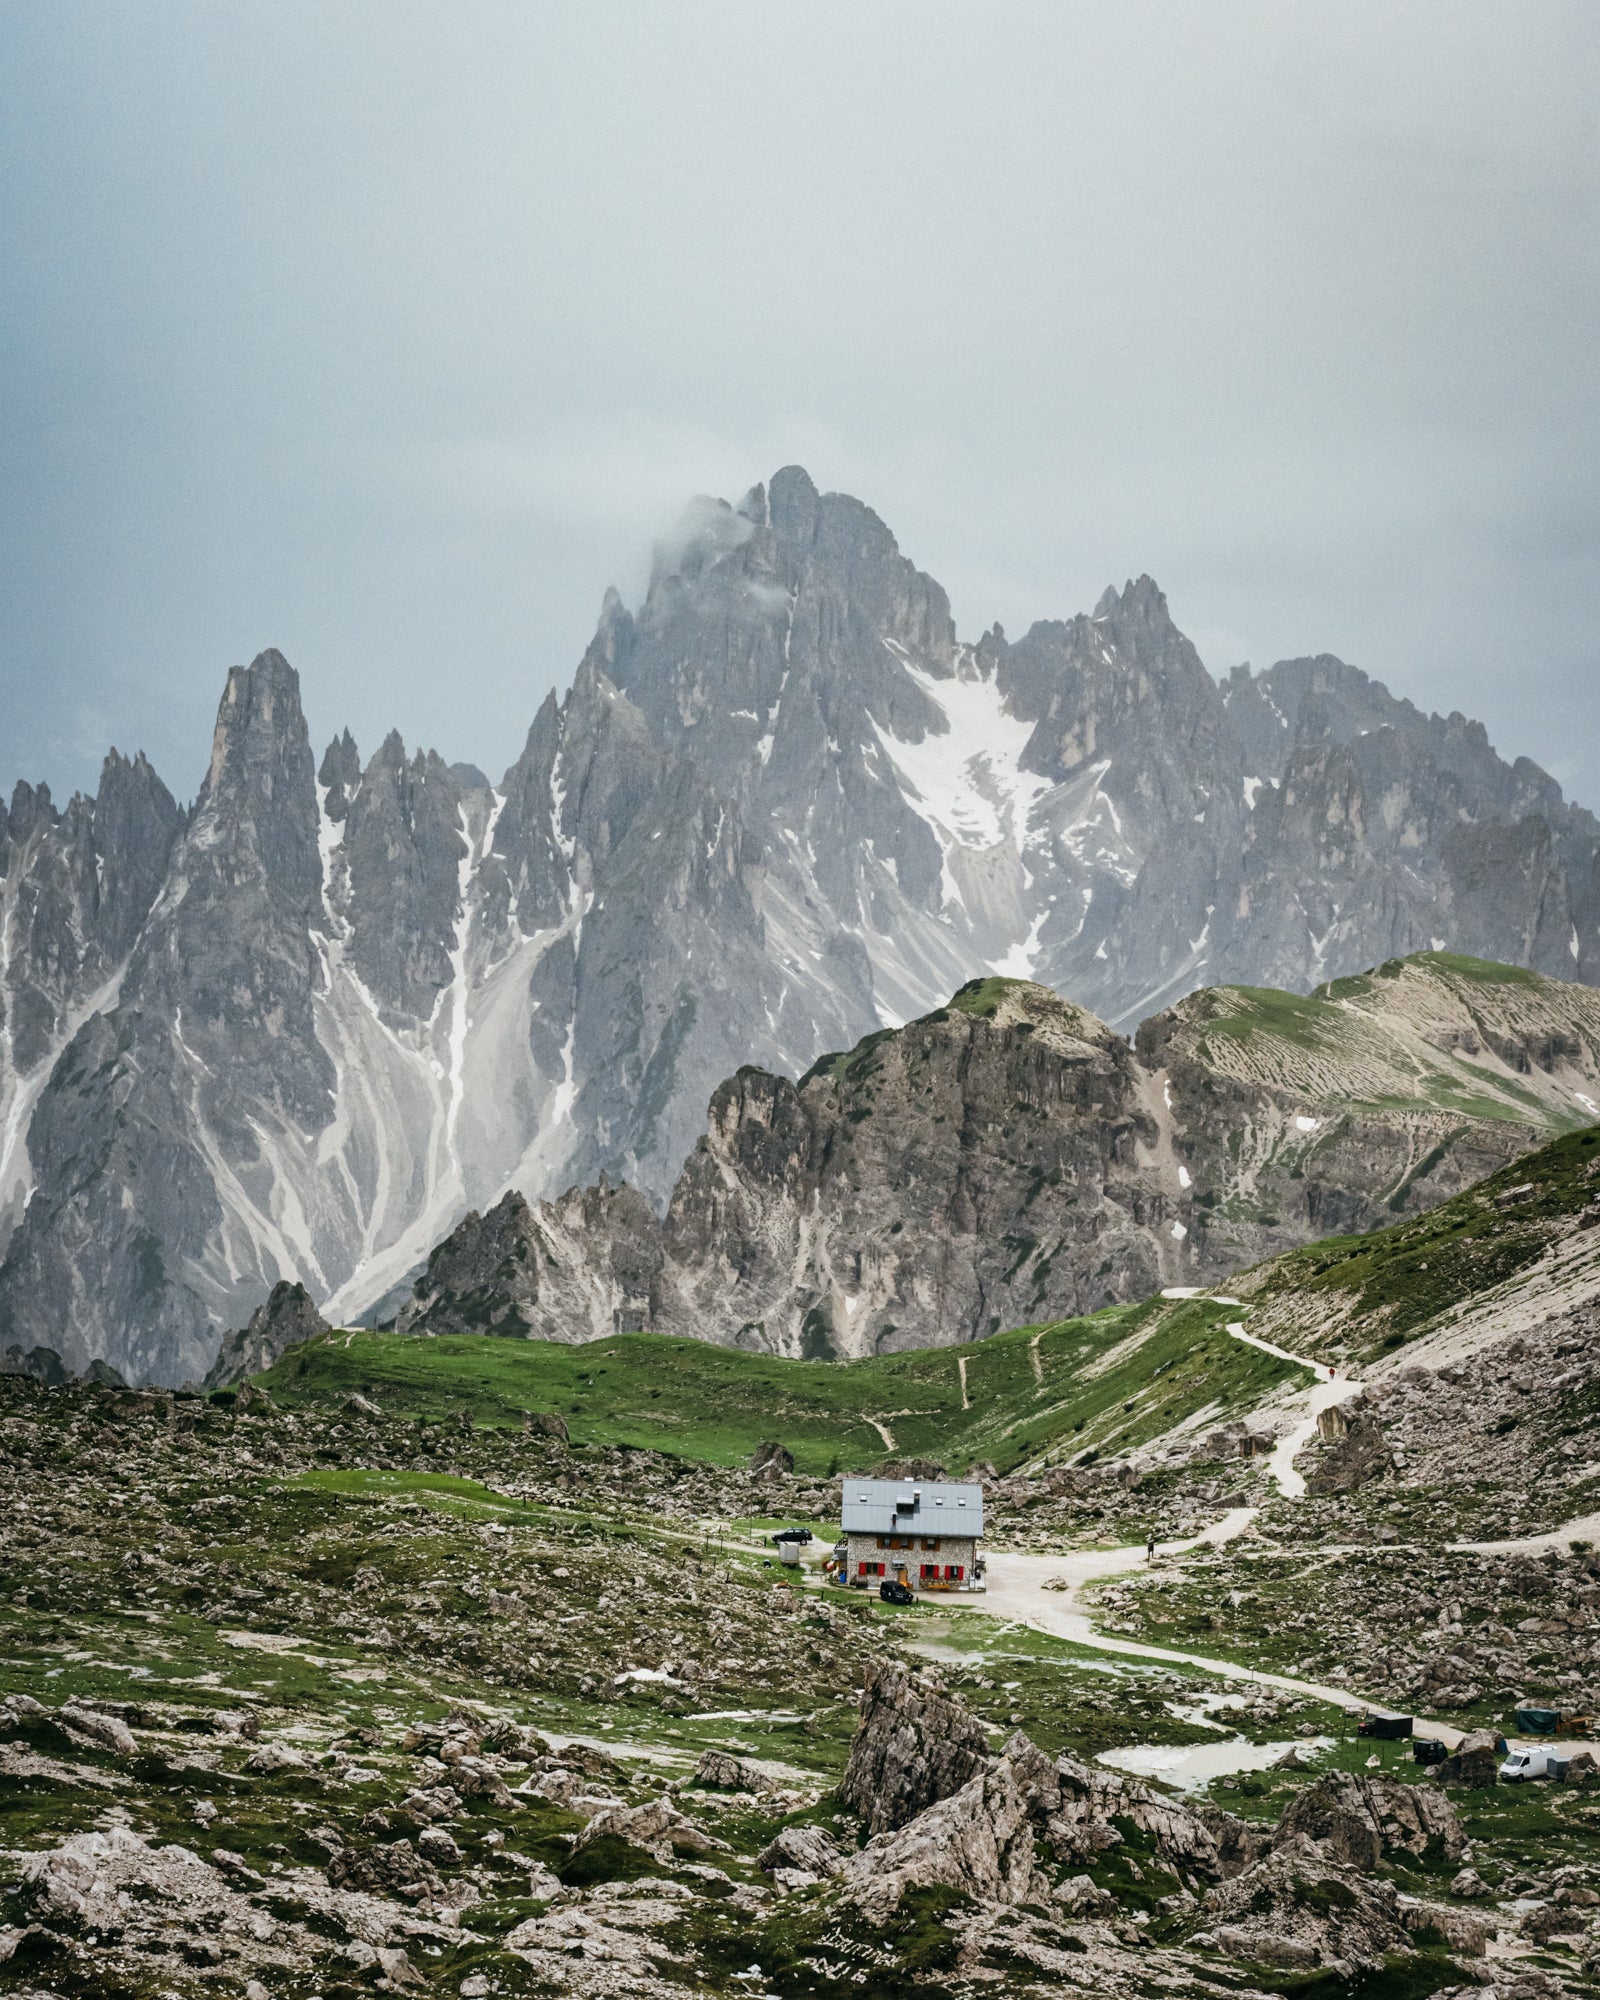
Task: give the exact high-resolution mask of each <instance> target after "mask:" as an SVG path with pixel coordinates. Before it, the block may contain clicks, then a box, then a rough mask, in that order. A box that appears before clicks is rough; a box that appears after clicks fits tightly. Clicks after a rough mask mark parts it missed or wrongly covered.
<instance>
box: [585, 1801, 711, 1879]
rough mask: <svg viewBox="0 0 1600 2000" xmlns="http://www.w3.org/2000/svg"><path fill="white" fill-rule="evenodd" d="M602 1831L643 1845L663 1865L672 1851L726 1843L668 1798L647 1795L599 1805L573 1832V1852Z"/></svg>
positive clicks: (700, 1851) (692, 1850)
mask: <svg viewBox="0 0 1600 2000" xmlns="http://www.w3.org/2000/svg"><path fill="white" fill-rule="evenodd" d="M605 1835H610V1836H611V1837H612V1838H613V1839H616V1840H626V1841H628V1842H630V1843H631V1844H632V1845H633V1846H634V1847H641V1848H643V1849H644V1850H645V1852H646V1853H647V1854H649V1855H651V1856H652V1857H653V1858H654V1859H655V1860H656V1861H657V1862H659V1863H660V1865H661V1866H662V1867H663V1868H666V1867H670V1866H671V1863H672V1856H673V1853H674V1851H679V1852H683V1853H688V1854H706V1853H709V1852H710V1851H711V1850H712V1849H713V1848H726V1846H727V1842H726V1841H725V1840H716V1839H714V1838H713V1837H712V1836H711V1835H710V1834H709V1833H707V1832H706V1830H705V1828H704V1827H701V1826H696V1825H695V1823H694V1821H693V1820H691V1819H686V1818H685V1817H684V1816H683V1814H682V1813H681V1812H679V1811H678V1809H677V1807H676V1806H675V1805H673V1803H672V1802H671V1800H670V1799H664V1798H662V1799H649V1800H647V1801H646V1802H645V1803H644V1804H643V1805H642V1806H625V1805H611V1806H604V1807H602V1808H601V1810H600V1811H599V1812H597V1813H596V1814H595V1815H594V1817H593V1818H592V1819H591V1820H590V1821H589V1822H588V1824H587V1825H586V1826H585V1827H584V1828H583V1830H582V1831H581V1832H580V1833H579V1834H577V1835H576V1836H575V1838H574V1840H573V1843H572V1851H573V1853H574V1854H575V1855H576V1854H580V1853H582V1851H583V1849H584V1848H586V1847H588V1846H590V1845H591V1844H592V1843H593V1842H594V1841H596V1840H599V1839H601V1838H602V1837H603V1836H605Z"/></svg>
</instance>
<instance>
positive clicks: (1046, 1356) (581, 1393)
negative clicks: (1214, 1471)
mask: <svg viewBox="0 0 1600 2000" xmlns="http://www.w3.org/2000/svg"><path fill="white" fill-rule="evenodd" d="M1229 1316H1230V1314H1229V1309H1227V1308H1224V1307H1219V1306H1213V1305H1210V1304H1208V1303H1206V1302H1204V1301H1199V1300H1196V1301H1186V1302H1183V1303H1179V1304H1173V1303H1171V1302H1168V1301H1162V1300H1156V1301H1152V1302H1150V1303H1147V1304H1144V1305H1136V1306H1117V1307H1112V1308H1110V1309H1108V1310H1107V1311H1105V1312H1100V1313H1096V1314H1094V1315H1092V1316H1091V1317H1089V1318H1086V1319H1074V1320H1064V1321H1061V1322H1060V1323H1058V1324H1057V1325H1054V1326H1047V1327H1019V1328H1016V1329H1014V1330H1013V1331H1011V1332H1008V1333H1001V1334H996V1335H994V1336H993V1337H992V1338H990V1339H988V1340H982V1341H977V1342H974V1343H973V1344H971V1345H970V1346H967V1347H963V1348H941V1349H936V1350H932V1351H924V1352H919V1353H914V1354H896V1355H886V1356H882V1357H879V1358H876V1359H872V1360H867V1361H856V1362H850V1363H845V1364H842V1365H841V1364H839V1363H837V1362H828V1361H783V1360H778V1359H775V1358H774V1357H772V1356H769V1355H757V1354H744V1353H741V1352H738V1351H737V1350H734V1349H730V1348H724V1347H713V1346H711V1345H709V1344H708V1343H706V1342H703V1341H696V1340H676V1339H669V1338H666V1337H664V1336H661V1335H657V1334H643V1333H632V1334H619V1335H616V1336H615V1337H613V1338H612V1339H610V1340H602V1341H597V1342H594V1343H592V1344H589V1345H585V1346H567V1345H565V1344H560V1343H555V1342H549V1341H520V1340H517V1341H513V1340H501V1339H493V1338H478V1337H472V1336H465V1335H463V1336H459V1337H451V1338H442V1339H438V1340H424V1339H415V1338H410V1337H406V1336H399V1335H394V1334H381V1333H366V1332H353V1333H334V1334H330V1335H328V1336H327V1337H326V1338H323V1339H319V1340H314V1341H308V1342H306V1343H305V1344H303V1345H302V1346H300V1347H296V1348H294V1349H292V1350H291V1351H290V1352H289V1353H288V1354H287V1355H286V1356H285V1357H284V1358H283V1359H282V1360H281V1361H280V1362H279V1363H278V1364H277V1366H276V1367H275V1368H273V1369H271V1370H270V1371H269V1372H268V1373H267V1374H265V1375H263V1376H261V1377H259V1378H258V1379H259V1380H260V1382H261V1383H262V1385H263V1386H264V1387H266V1388H267V1389H268V1390H269V1391H270V1392H271V1394H272V1396H273V1398H274V1400H275V1401H276V1402H277V1403H278V1404H279V1405H280V1406H282V1407H284V1408H288V1409H293V1408H296V1407H313V1408H323V1409H326V1408H328V1407H330V1406H333V1405H336V1404H337V1403H339V1402H341V1401H342V1400H343V1399H344V1398H345V1397H346V1396H348V1395H349V1394H350V1393H351V1392H352V1391H359V1392H360V1393H361V1394H363V1395H365V1396H367V1397H368V1398H369V1399H371V1400H372V1401H374V1402H376V1403H377V1404H379V1406H380V1407H381V1408H383V1409H384V1410H386V1411H388V1412H390V1413H393V1414H395V1415H404V1416H411V1417H418V1418H432V1419H437V1418H442V1417H448V1416H454V1415H456V1414H457V1413H458V1412H460V1411H461V1410H463V1409H466V1410H470V1412H471V1413H472V1417H473V1421H474V1422H475V1423H477V1424H479V1425H510V1424H518V1423H520V1421H521V1416H522V1413H523V1412H524V1411H527V1410H554V1411H556V1412H558V1413H559V1414H560V1415H561V1416H562V1418H563V1419H564V1420H565V1422H566V1423H567V1425H568V1427H569V1429H570V1431H571V1433H572V1436H573V1438H574V1440H575V1441H577V1442H582V1443H594V1444H626V1445H633V1446H639V1447H648V1448H651V1449H654V1450H658V1451H666V1452H670V1453H673V1454H675V1455H678V1456H682V1457H686V1458H697V1459H703V1460H706V1461H708V1462H710V1463H711V1464H720V1465H734V1464H738V1463H740V1462H741V1461H743V1460H746V1459H748V1458H749V1456H750V1454H751V1453H752V1452H753V1451H754V1450H755V1448H756V1446H757V1445H758V1444H759V1443H760V1442H761V1441H762V1440H763V1439H766V1438H777V1439H780V1440H781V1441H782V1442H783V1443H784V1444H786V1445H787V1446H788V1447H789V1449H790V1450H791V1451H792V1452H793V1453H794V1455H795V1461H796V1465H797V1467H798V1469H800V1470H801V1471H804V1472H810V1473H818V1474H825V1473H828V1472H830V1471H858V1470H861V1469H864V1468H865V1467H868V1466H871V1465H873V1464H876V1463H878V1462H880V1461H882V1460H883V1459H885V1458H887V1457H890V1456H896V1457H908V1456H915V1457H930V1458H936V1459H938V1460H940V1461H941V1462H942V1463H943V1464H945V1465H946V1466H947V1467H949V1468H950V1469H951V1470H953V1471H954V1470H958V1469H961V1468H964V1467H966V1466H969V1465H971V1464H973V1463H974V1462H975V1461H977V1460H980V1459H989V1460H991V1461H993V1463H994V1464H995V1465H996V1466H998V1467H999V1468H1000V1469H1001V1470H1008V1469H1010V1468H1011V1467H1012V1466H1015V1465H1017V1464H1020V1463H1021V1462H1022V1461H1023V1460H1024V1459H1029V1458H1033V1457H1036V1456H1038V1455H1040V1454H1041V1453H1046V1452H1048V1453H1051V1454H1052V1455H1055V1456H1067V1455H1072V1454H1076V1453H1079V1452H1082V1451H1084V1450H1088V1449H1095V1450H1098V1451H1102V1452H1104V1451H1106V1450H1122V1449H1126V1448H1128V1447H1129V1446H1132V1445H1135V1444H1138V1443H1141V1442H1142V1441H1143V1440H1144V1439H1146V1438H1149V1437H1153V1436H1155V1435H1157V1434H1159V1433H1160V1432H1162V1431H1164V1430H1167V1429H1169V1428H1170V1427H1171V1426H1172V1425H1173V1424H1175V1423H1178V1422H1180V1421H1182V1420H1183V1418H1185V1417H1187V1416H1189V1415H1190V1414H1191V1413H1193V1412H1195V1411H1197V1410H1201V1409H1213V1408H1214V1410H1215V1412H1216V1417H1217V1420H1218V1421H1220V1420H1221V1419H1222V1418H1223V1417H1224V1416H1226V1415H1230V1414H1233V1413H1236V1412H1237V1411H1239V1410H1242V1409H1246V1408H1248V1407H1250V1406H1251V1405H1252V1404H1254V1403H1255V1402H1256V1401H1258V1400H1259V1399H1260V1398H1261V1397H1262V1396H1263V1395H1265V1394H1266V1393H1267V1391H1268V1390H1270V1389H1271V1388H1273V1387H1274V1386H1276V1385H1277V1384H1278V1383H1280V1382H1284V1381H1287V1380H1291V1379H1295V1378H1296V1377H1297V1376H1298V1375H1299V1374H1300V1371H1297V1370H1295V1369H1293V1368H1291V1367H1289V1366H1288V1365H1287V1364H1285V1363H1283V1362H1280V1361H1277V1360H1274V1359H1273V1358H1272V1357H1271V1356H1270V1355H1265V1354H1262V1353H1260V1352H1259V1351H1258V1350H1256V1349H1254V1348H1250V1347H1246V1346H1243V1345H1241V1344H1240V1343H1239V1342H1238V1341H1235V1340H1233V1339H1231V1338H1230V1337H1229V1336H1228V1334H1227V1333H1226V1332H1225V1331H1224V1330H1223V1324H1222V1323H1223V1321H1224V1320H1225V1319H1227V1318H1228V1317H1229ZM963 1363H965V1376H966V1385H965V1386H966V1396H965V1407H963V1393H962V1372H963V1371H962V1364H963ZM872 1420H875V1422H874V1421H872ZM878 1425H881V1426H882V1427H883V1430H880V1429H879V1428H877V1426H878ZM884 1430H886V1431H887V1432H888V1434H889V1437H891V1438H892V1439H893V1441H894V1442H893V1447H892V1450H891V1447H890V1446H889V1444H888V1443H887V1442H886V1441H885V1438H884V1435H883V1431H884Z"/></svg>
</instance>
